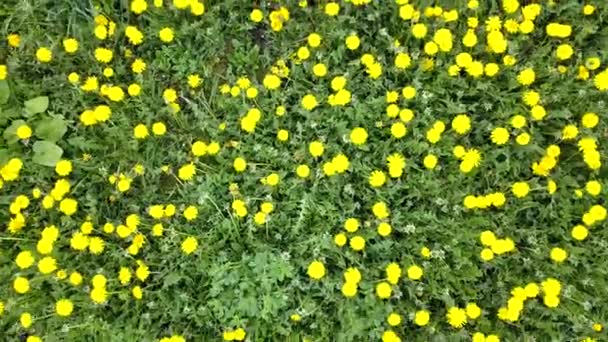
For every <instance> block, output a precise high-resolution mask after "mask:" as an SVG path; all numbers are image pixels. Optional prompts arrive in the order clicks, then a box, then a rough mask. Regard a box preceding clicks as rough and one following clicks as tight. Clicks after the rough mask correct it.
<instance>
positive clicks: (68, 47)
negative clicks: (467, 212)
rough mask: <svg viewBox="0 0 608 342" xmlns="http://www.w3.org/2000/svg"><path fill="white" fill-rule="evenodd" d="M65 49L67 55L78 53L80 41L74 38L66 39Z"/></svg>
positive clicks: (64, 42)
mask: <svg viewBox="0 0 608 342" xmlns="http://www.w3.org/2000/svg"><path fill="white" fill-rule="evenodd" d="M63 49H64V50H65V52H67V53H74V52H76V51H78V41H77V40H76V39H74V38H66V39H64V40H63Z"/></svg>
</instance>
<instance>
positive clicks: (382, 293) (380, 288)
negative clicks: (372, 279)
mask: <svg viewBox="0 0 608 342" xmlns="http://www.w3.org/2000/svg"><path fill="white" fill-rule="evenodd" d="M392 293H393V289H392V288H391V285H390V284H389V283H387V282H384V281H383V282H381V283H379V284H378V285H376V295H377V296H378V298H380V299H387V298H389V297H390V296H391V295H392Z"/></svg>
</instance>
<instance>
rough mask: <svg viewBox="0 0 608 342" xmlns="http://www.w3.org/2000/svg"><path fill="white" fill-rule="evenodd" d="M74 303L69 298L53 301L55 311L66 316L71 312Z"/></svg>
mask: <svg viewBox="0 0 608 342" xmlns="http://www.w3.org/2000/svg"><path fill="white" fill-rule="evenodd" d="M73 310H74V305H73V304H72V302H71V301H70V300H69V299H60V300H58V301H57V302H56V303H55V312H57V315H59V316H62V317H67V316H69V315H71V314H72V311H73Z"/></svg>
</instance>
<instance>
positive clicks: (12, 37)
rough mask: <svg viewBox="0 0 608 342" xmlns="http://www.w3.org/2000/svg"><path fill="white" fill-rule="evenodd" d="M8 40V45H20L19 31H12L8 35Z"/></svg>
mask: <svg viewBox="0 0 608 342" xmlns="http://www.w3.org/2000/svg"><path fill="white" fill-rule="evenodd" d="M6 41H7V42H8V45H10V46H11V47H14V48H16V47H19V44H21V36H19V35H18V34H17V33H11V34H9V35H8V36H7V37H6Z"/></svg>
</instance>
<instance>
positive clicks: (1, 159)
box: [0, 148, 9, 165]
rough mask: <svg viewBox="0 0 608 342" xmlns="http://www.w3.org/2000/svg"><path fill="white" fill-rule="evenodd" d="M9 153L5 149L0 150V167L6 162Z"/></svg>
mask: <svg viewBox="0 0 608 342" xmlns="http://www.w3.org/2000/svg"><path fill="white" fill-rule="evenodd" d="M8 159H9V152H8V149H6V148H0V165H4V164H6V163H7V162H8Z"/></svg>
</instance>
